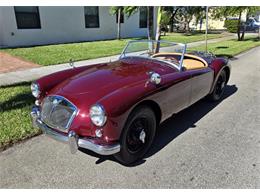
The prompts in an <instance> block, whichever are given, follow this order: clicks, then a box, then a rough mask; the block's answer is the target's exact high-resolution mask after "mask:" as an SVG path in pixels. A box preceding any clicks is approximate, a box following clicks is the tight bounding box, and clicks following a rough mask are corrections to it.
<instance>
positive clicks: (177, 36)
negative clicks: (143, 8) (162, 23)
mask: <svg viewBox="0 0 260 195" xmlns="http://www.w3.org/2000/svg"><path fill="white" fill-rule="evenodd" d="M224 36H227V35H226V34H208V39H216V38H221V37H224ZM161 38H162V40H167V41H173V42H179V43H191V42H196V41H202V40H205V34H204V33H190V34H184V33H167V36H162V37H161Z"/></svg>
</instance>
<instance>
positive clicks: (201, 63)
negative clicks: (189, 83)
mask: <svg viewBox="0 0 260 195" xmlns="http://www.w3.org/2000/svg"><path fill="white" fill-rule="evenodd" d="M176 55H178V56H181V55H182V54H181V53H168V52H164V53H156V54H154V55H152V57H153V58H161V59H162V60H163V58H165V56H176ZM187 57H188V58H189V59H185V58H187ZM183 66H184V67H185V68H186V70H194V69H200V68H206V67H207V66H208V63H207V62H206V61H205V60H204V59H203V58H201V57H198V56H195V55H191V54H184V60H183Z"/></svg>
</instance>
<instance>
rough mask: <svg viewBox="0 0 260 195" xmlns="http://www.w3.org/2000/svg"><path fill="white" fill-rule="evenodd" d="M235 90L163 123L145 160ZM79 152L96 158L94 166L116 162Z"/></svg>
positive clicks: (184, 111) (186, 110) (94, 154)
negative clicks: (107, 161) (216, 100)
mask: <svg viewBox="0 0 260 195" xmlns="http://www.w3.org/2000/svg"><path fill="white" fill-rule="evenodd" d="M237 90H238V89H237V87H236V86H235V85H228V86H227V88H226V90H225V93H224V95H223V98H222V100H221V101H219V102H209V101H205V100H200V101H199V102H197V103H195V104H193V105H192V106H190V107H189V108H187V109H185V110H183V111H181V112H180V113H178V114H176V115H174V116H173V117H171V118H169V119H167V120H166V121H164V122H163V123H162V124H161V125H160V126H159V127H158V130H157V133H156V137H155V140H154V142H153V144H152V147H151V149H150V150H149V151H148V153H147V154H146V156H145V158H149V157H151V156H152V155H154V154H156V153H158V152H159V151H160V150H162V149H163V148H164V147H165V146H167V145H168V144H169V143H170V142H172V141H173V140H174V139H175V138H177V137H178V136H179V135H181V134H182V133H184V132H185V131H186V130H188V129H189V128H196V125H195V124H196V123H197V122H198V121H199V120H200V119H202V118H203V117H204V116H205V115H206V114H208V113H209V112H210V111H212V110H213V109H214V108H215V107H216V106H217V105H218V104H220V103H221V102H222V101H223V100H225V99H226V98H228V97H230V96H232V95H233V94H234V93H236V91H237ZM80 151H82V152H84V153H86V154H88V155H91V156H95V157H97V158H98V159H97V161H96V164H100V163H102V162H104V161H106V160H111V161H115V162H118V161H117V160H116V159H115V158H114V157H113V156H101V155H98V154H96V153H94V152H91V151H89V150H86V149H83V148H81V149H80ZM145 161H146V160H145V159H141V160H140V161H138V162H136V163H134V164H132V165H129V167H135V166H138V165H140V164H143V163H145Z"/></svg>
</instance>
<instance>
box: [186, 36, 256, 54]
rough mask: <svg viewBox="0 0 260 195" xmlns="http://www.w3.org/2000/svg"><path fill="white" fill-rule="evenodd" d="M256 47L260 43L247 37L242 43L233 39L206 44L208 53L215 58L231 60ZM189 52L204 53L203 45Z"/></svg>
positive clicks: (253, 38)
mask: <svg viewBox="0 0 260 195" xmlns="http://www.w3.org/2000/svg"><path fill="white" fill-rule="evenodd" d="M258 46H260V41H259V40H258V38H255V37H248V38H246V39H245V40H244V41H237V40H235V39H232V40H227V41H221V42H217V43H210V44H208V51H209V52H212V53H213V54H215V55H217V56H226V57H228V58H232V57H234V56H235V55H237V54H239V53H242V52H244V51H247V50H249V49H251V48H254V47H258ZM189 50H194V51H204V50H205V45H200V46H198V47H192V48H190V49H189Z"/></svg>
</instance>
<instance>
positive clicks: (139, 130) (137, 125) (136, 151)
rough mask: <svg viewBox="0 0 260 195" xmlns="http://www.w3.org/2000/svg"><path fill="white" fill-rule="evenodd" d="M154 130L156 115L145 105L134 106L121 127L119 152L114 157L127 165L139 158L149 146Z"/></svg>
mask: <svg viewBox="0 0 260 195" xmlns="http://www.w3.org/2000/svg"><path fill="white" fill-rule="evenodd" d="M155 131H156V117H155V114H154V112H153V110H152V109H151V108H149V107H147V106H141V107H138V108H136V109H135V110H134V111H133V112H132V113H131V114H130V115H129V118H128V120H127V122H126V125H125V127H124V129H123V132H122V135H121V138H120V145H121V149H120V152H119V153H117V154H115V155H114V156H115V158H116V159H117V160H118V161H120V162H121V163H122V164H126V165H129V164H131V163H133V162H135V161H137V160H139V159H141V158H142V157H143V156H144V155H145V153H146V152H147V151H148V149H149V148H150V146H151V144H152V142H153V139H154V135H155Z"/></svg>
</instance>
